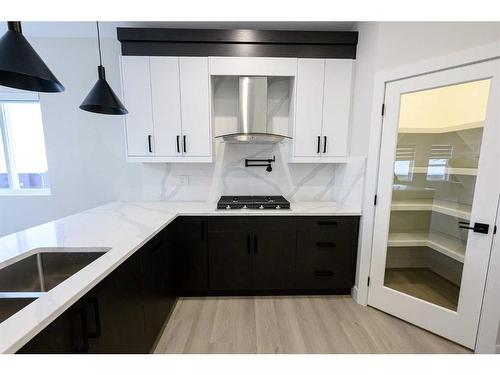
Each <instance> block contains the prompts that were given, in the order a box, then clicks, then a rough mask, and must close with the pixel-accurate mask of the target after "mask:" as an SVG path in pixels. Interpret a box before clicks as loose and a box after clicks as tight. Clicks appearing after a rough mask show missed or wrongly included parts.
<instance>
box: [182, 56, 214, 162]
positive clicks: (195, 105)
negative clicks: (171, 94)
mask: <svg viewBox="0 0 500 375" xmlns="http://www.w3.org/2000/svg"><path fill="white" fill-rule="evenodd" d="M179 66H180V83H181V90H180V91H181V109H182V111H181V113H182V142H181V143H182V152H183V153H184V155H185V156H189V157H210V155H211V154H212V137H211V134H212V132H211V130H210V106H209V103H210V90H209V85H208V58H207V57H181V58H179Z"/></svg>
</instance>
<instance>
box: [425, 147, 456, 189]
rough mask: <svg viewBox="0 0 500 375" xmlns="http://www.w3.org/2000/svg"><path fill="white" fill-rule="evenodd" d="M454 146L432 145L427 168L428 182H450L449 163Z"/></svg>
mask: <svg viewBox="0 0 500 375" xmlns="http://www.w3.org/2000/svg"><path fill="white" fill-rule="evenodd" d="M452 155H453V146H451V145H432V147H431V152H430V155H429V164H428V166H427V181H446V180H448V173H447V170H448V161H449V160H450V159H451V158H452Z"/></svg>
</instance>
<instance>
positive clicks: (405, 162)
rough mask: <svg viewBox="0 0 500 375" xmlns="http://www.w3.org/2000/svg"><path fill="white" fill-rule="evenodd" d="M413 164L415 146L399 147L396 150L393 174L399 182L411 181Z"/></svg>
mask: <svg viewBox="0 0 500 375" xmlns="http://www.w3.org/2000/svg"><path fill="white" fill-rule="evenodd" d="M414 162H415V146H414V145H401V146H399V145H398V146H397V148H396V161H395V162H394V174H395V175H396V177H397V178H398V180H399V181H412V180H413V164H414Z"/></svg>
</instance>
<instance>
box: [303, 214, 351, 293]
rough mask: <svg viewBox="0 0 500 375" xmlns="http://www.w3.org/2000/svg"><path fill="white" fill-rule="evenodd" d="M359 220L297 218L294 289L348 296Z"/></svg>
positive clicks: (345, 218)
mask: <svg viewBox="0 0 500 375" xmlns="http://www.w3.org/2000/svg"><path fill="white" fill-rule="evenodd" d="M358 225H359V218H358V217H355V216H346V217H299V218H298V219H297V228H298V230H297V258H296V288H297V289H302V290H316V291H325V290H326V291H332V292H336V293H350V289H351V288H352V287H353V286H354V277H355V272H356V255H357V243H358Z"/></svg>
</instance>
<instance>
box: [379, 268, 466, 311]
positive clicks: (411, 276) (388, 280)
mask: <svg viewBox="0 0 500 375" xmlns="http://www.w3.org/2000/svg"><path fill="white" fill-rule="evenodd" d="M384 285H385V286H388V287H389V288H392V289H395V290H398V291H400V292H403V293H406V294H409V295H411V296H414V297H417V298H420V299H423V300H425V301H429V302H431V303H434V304H436V305H439V306H443V307H445V308H447V309H450V310H453V311H457V306H458V296H459V294H460V289H459V287H458V286H456V285H455V284H453V283H451V282H449V281H448V280H446V279H445V278H444V277H442V276H440V275H438V274H437V273H435V272H432V271H431V270H430V269H428V268H388V269H386V270H385V280H384Z"/></svg>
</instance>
